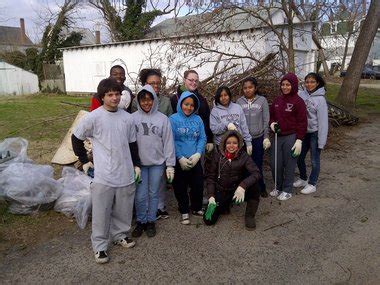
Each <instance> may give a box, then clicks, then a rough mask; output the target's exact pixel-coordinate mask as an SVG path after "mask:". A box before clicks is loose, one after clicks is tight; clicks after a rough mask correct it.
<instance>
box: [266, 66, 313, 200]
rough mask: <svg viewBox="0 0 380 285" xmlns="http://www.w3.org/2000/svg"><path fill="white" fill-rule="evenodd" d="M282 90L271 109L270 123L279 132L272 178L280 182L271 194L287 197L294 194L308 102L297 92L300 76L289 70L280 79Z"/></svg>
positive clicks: (273, 153)
mask: <svg viewBox="0 0 380 285" xmlns="http://www.w3.org/2000/svg"><path fill="white" fill-rule="evenodd" d="M280 90H281V95H280V96H277V97H276V98H275V99H274V100H273V103H272V105H271V107H270V109H269V111H270V120H269V125H270V128H271V130H272V132H273V133H275V134H276V136H277V155H275V146H274V140H272V147H271V162H270V163H271V169H272V176H273V180H274V181H277V185H275V188H274V189H273V190H272V191H271V192H270V193H269V194H270V195H271V196H272V197H277V199H278V200H281V201H285V200H288V199H290V198H291V197H292V194H293V182H294V170H295V167H296V163H297V157H298V155H299V154H300V153H301V149H302V140H303V139H304V137H305V134H306V130H307V117H306V106H305V103H304V101H303V100H302V99H301V98H300V97H299V96H298V79H297V76H296V75H295V74H293V73H288V74H286V75H285V76H284V77H283V78H282V79H281V82H280ZM276 157H277V161H275V158H276ZM276 165H277V170H275V166H276ZM276 172H277V179H276V177H275V173H276Z"/></svg>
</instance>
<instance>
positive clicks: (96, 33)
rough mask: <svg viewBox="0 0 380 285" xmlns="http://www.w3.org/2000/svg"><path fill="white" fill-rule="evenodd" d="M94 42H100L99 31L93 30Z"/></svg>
mask: <svg viewBox="0 0 380 285" xmlns="http://www.w3.org/2000/svg"><path fill="white" fill-rule="evenodd" d="M95 44H97V45H99V44H100V31H95Z"/></svg>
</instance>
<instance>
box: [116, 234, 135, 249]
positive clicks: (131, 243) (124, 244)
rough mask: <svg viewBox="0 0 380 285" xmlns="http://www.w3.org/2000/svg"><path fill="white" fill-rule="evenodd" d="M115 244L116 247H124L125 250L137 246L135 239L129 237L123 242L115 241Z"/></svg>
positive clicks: (122, 240)
mask: <svg viewBox="0 0 380 285" xmlns="http://www.w3.org/2000/svg"><path fill="white" fill-rule="evenodd" d="M113 243H114V244H115V245H121V246H122V247H125V248H132V247H134V246H135V245H136V242H135V241H134V240H133V239H131V238H128V237H125V238H123V239H121V240H115V241H114V242H113Z"/></svg>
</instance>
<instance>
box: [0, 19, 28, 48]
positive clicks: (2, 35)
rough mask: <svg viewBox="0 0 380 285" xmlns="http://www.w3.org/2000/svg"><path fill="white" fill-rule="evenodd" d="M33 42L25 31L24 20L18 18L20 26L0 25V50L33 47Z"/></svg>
mask: <svg viewBox="0 0 380 285" xmlns="http://www.w3.org/2000/svg"><path fill="white" fill-rule="evenodd" d="M34 46H35V45H34V43H33V42H32V41H31V40H30V38H29V37H28V36H27V35H26V33H25V21H24V19H23V18H21V19H20V27H8V26H0V52H4V51H16V50H18V51H21V52H25V50H26V49H27V48H31V47H34Z"/></svg>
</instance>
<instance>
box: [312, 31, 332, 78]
mask: <svg viewBox="0 0 380 285" xmlns="http://www.w3.org/2000/svg"><path fill="white" fill-rule="evenodd" d="M312 39H313V42H314V44H315V45H316V46H317V48H318V56H319V59H320V60H321V62H322V65H323V73H324V74H325V77H326V78H329V77H330V73H329V67H328V66H327V63H326V57H325V53H324V52H323V47H322V45H321V43H320V42H319V39H318V37H317V35H316V33H315V32H313V34H312Z"/></svg>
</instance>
